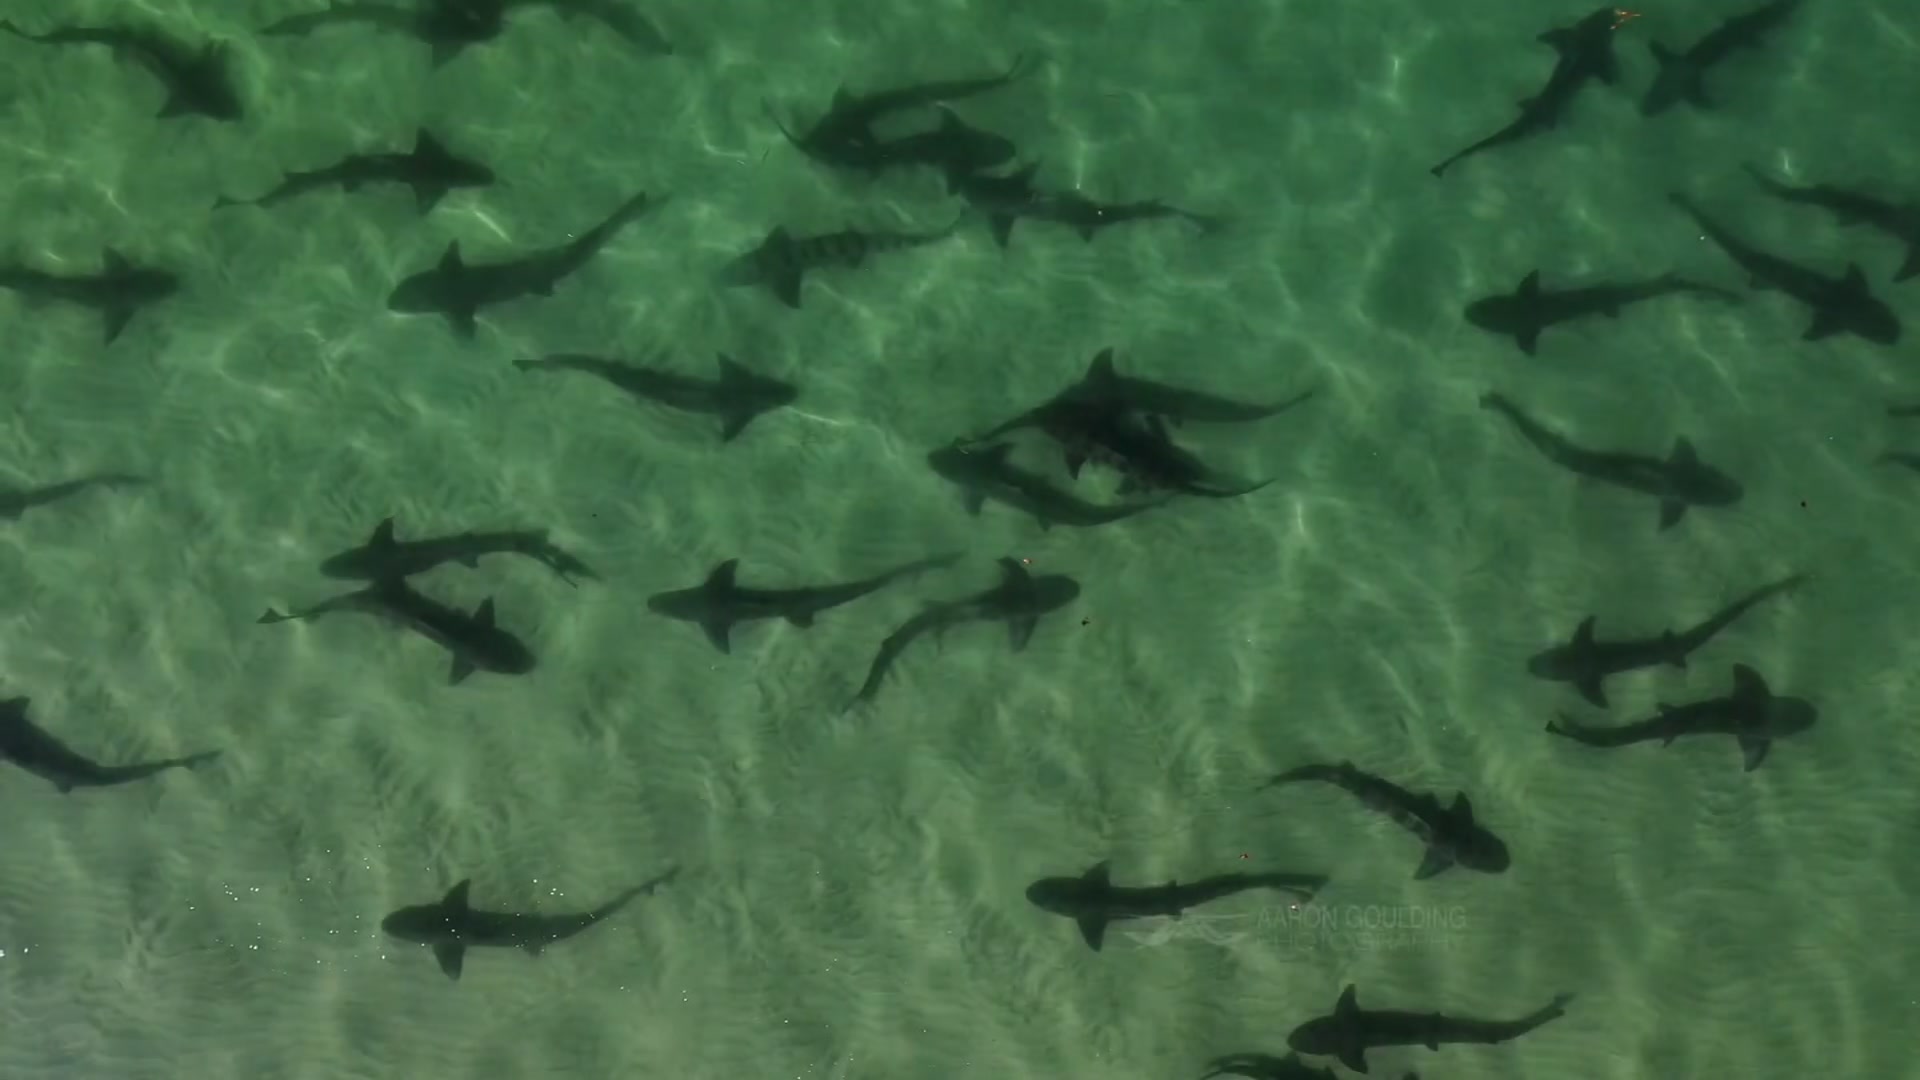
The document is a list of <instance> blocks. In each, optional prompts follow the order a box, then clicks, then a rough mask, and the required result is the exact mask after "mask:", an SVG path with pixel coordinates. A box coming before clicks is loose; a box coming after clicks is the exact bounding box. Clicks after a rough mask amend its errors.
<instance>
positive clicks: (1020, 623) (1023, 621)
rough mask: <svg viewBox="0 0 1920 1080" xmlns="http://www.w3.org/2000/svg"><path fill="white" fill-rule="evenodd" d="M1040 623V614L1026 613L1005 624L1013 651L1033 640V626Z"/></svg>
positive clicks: (1019, 649)
mask: <svg viewBox="0 0 1920 1080" xmlns="http://www.w3.org/2000/svg"><path fill="white" fill-rule="evenodd" d="M1039 625H1040V616H1038V615H1028V616H1026V617H1025V618H1020V619H1015V620H1013V621H1012V622H1010V623H1008V624H1007V633H1008V636H1009V637H1010V638H1011V640H1012V642H1013V651H1014V652H1020V651H1021V650H1023V649H1025V648H1026V647H1027V643H1028V642H1030V641H1032V640H1033V628H1034V627H1036V626H1039Z"/></svg>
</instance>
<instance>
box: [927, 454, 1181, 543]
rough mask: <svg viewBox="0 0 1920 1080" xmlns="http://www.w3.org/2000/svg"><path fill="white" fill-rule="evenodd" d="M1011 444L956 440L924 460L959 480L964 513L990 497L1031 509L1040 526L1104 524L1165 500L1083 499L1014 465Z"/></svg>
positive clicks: (945, 475)
mask: <svg viewBox="0 0 1920 1080" xmlns="http://www.w3.org/2000/svg"><path fill="white" fill-rule="evenodd" d="M1012 449H1013V447H1012V446H1011V445H1010V444H1008V443H995V444H992V445H990V446H981V445H979V444H976V443H966V444H960V443H956V444H954V445H952V446H947V447H942V448H941V449H939V450H935V451H934V452H932V453H931V454H928V455H927V464H928V465H931V466H932V467H933V471H934V472H936V473H938V474H939V475H940V477H941V479H943V480H948V481H951V482H952V483H955V484H958V485H960V487H961V488H962V489H963V490H964V492H965V501H964V503H963V505H964V506H965V507H966V508H967V513H969V514H978V513H979V512H980V508H981V506H983V505H984V504H985V503H986V501H987V500H988V499H992V500H994V501H995V502H1000V503H1005V504H1006V505H1008V506H1011V507H1013V508H1014V509H1016V510H1024V511H1026V512H1027V513H1029V514H1032V515H1033V518H1034V520H1035V521H1038V522H1039V523H1040V527H1041V528H1042V529H1050V528H1052V527H1053V526H1055V525H1075V526H1080V527H1082V528H1086V527H1091V526H1094V525H1108V524H1111V523H1113V522H1116V521H1122V520H1125V519H1126V518H1130V517H1132V516H1133V515H1135V514H1138V513H1140V512H1142V511H1145V510H1151V509H1153V508H1154V507H1156V506H1159V505H1161V504H1162V503H1164V502H1166V498H1165V497H1164V496H1163V497H1160V498H1156V499H1151V500H1144V501H1140V502H1132V503H1120V504H1116V505H1110V506H1102V505H1098V504H1095V503H1090V502H1086V501H1085V500H1083V499H1080V498H1078V497H1076V496H1075V495H1074V494H1073V493H1072V492H1068V491H1062V490H1061V489H1059V488H1057V487H1055V486H1053V485H1052V484H1050V483H1048V482H1047V481H1046V480H1045V479H1044V478H1043V477H1041V476H1039V475H1037V474H1035V473H1031V472H1028V471H1026V470H1025V469H1022V468H1020V467H1019V466H1017V465H1015V464H1014V463H1013V462H1012V461H1011V460H1009V457H1008V455H1009V454H1010V453H1011V451H1012Z"/></svg>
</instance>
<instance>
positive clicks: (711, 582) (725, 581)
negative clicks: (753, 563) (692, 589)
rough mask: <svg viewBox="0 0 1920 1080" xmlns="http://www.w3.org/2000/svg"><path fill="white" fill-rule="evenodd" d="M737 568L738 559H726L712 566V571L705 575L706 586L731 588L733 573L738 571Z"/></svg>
mask: <svg viewBox="0 0 1920 1080" xmlns="http://www.w3.org/2000/svg"><path fill="white" fill-rule="evenodd" d="M739 569H740V560H739V559H728V560H727V561H726V562H723V563H721V564H720V565H719V566H716V567H714V568H713V573H711V574H708V575H707V583H706V587H707V588H709V589H731V588H733V575H734V574H735V573H736V572H738V571H739Z"/></svg>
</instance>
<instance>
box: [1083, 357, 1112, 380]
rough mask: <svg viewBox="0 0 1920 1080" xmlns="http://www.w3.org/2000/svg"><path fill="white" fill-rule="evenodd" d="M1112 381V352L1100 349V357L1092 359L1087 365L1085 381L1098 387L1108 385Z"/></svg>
mask: <svg viewBox="0 0 1920 1080" xmlns="http://www.w3.org/2000/svg"><path fill="white" fill-rule="evenodd" d="M1113 379H1114V375H1113V350H1112V349H1101V350H1100V355H1098V356H1096V357H1094V358H1093V362H1092V363H1090V364H1088V365H1087V378H1086V381H1087V382H1089V383H1093V384H1095V385H1099V384H1102V383H1110V382H1112V381H1113Z"/></svg>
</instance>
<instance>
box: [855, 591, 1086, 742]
mask: <svg viewBox="0 0 1920 1080" xmlns="http://www.w3.org/2000/svg"><path fill="white" fill-rule="evenodd" d="M1079 595H1080V583H1079V582H1077V581H1075V580H1073V579H1072V578H1070V577H1067V576H1066V575H1065V574H1041V575H1040V576H1039V577H1035V576H1033V575H1032V574H1030V573H1028V572H1027V568H1026V567H1024V566H1022V565H1020V562H1019V561H1018V560H1016V559H1011V558H1005V557H1003V558H1001V560H1000V584H998V585H996V586H994V587H993V588H991V589H987V590H985V591H982V592H979V593H975V594H974V595H972V596H967V597H962V598H961V599H958V600H948V601H945V602H943V603H936V604H928V605H927V606H926V608H925V610H923V611H921V612H920V614H918V615H915V616H914V617H913V618H911V619H908V620H907V621H906V622H905V623H902V624H901V625H900V628H899V629H897V630H895V631H894V632H893V633H891V634H888V635H887V639H886V640H885V641H883V642H881V643H880V651H879V652H878V653H877V654H875V655H874V658H873V665H872V666H871V667H870V668H868V669H867V681H866V682H864V683H862V684H861V686H860V692H859V693H858V694H855V695H854V698H853V701H852V702H851V703H850V704H849V706H848V707H849V708H851V707H852V706H853V705H857V704H859V703H861V702H863V701H870V700H872V698H873V695H874V692H875V691H877V690H879V689H880V683H881V681H882V680H883V679H885V678H886V677H887V671H888V670H889V669H890V668H892V667H893V662H894V660H895V659H897V658H898V657H899V656H900V653H901V651H902V650H904V649H905V648H906V647H907V646H908V645H909V644H912V642H913V640H914V639H915V638H918V637H919V636H921V635H922V634H925V633H927V632H928V631H934V632H936V633H937V632H939V631H943V630H945V629H947V628H948V627H950V626H958V625H959V624H961V623H965V622H1004V623H1006V624H1007V630H1008V633H1009V636H1010V638H1011V641H1012V644H1013V651H1014V652H1020V651H1021V650H1023V649H1025V648H1026V647H1027V642H1028V641H1030V640H1032V638H1033V631H1034V628H1035V627H1036V626H1038V625H1039V623H1040V616H1042V615H1045V614H1047V613H1048V612H1052V611H1058V610H1059V609H1061V608H1063V607H1066V606H1067V605H1068V604H1070V603H1072V602H1073V601H1074V600H1075V599H1076V598H1077V597H1078V596H1079Z"/></svg>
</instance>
